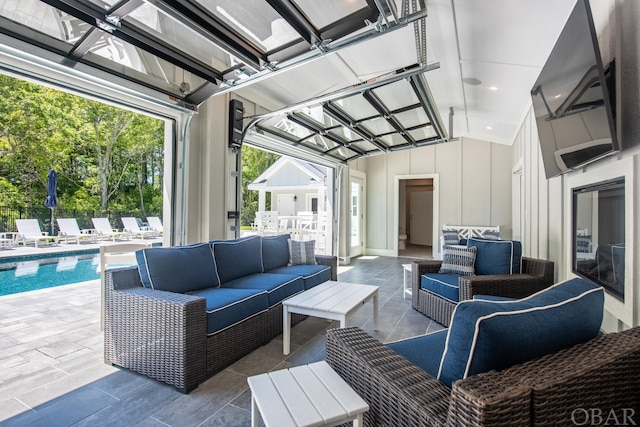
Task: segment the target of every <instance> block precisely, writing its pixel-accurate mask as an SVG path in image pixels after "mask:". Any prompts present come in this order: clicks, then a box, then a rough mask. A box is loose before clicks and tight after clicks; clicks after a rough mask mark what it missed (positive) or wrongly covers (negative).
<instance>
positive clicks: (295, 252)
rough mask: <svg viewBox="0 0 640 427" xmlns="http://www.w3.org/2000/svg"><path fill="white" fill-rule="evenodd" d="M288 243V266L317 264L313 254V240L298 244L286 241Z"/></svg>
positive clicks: (293, 241)
mask: <svg viewBox="0 0 640 427" xmlns="http://www.w3.org/2000/svg"><path fill="white" fill-rule="evenodd" d="M288 243H289V265H302V264H317V261H316V255H315V253H314V246H315V244H316V241H315V240H307V241H305V242H299V241H297V240H291V239H289V240H288Z"/></svg>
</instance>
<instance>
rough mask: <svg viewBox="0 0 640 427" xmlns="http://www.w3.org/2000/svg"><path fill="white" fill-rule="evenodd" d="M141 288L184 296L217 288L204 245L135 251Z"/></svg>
mask: <svg viewBox="0 0 640 427" xmlns="http://www.w3.org/2000/svg"><path fill="white" fill-rule="evenodd" d="M136 261H137V263H138V271H139V272H140V280H141V281H142V284H143V285H144V286H145V287H147V288H151V289H158V290H161V291H168V292H178V293H186V292H189V291H195V290H198V289H206V288H211V287H216V286H220V282H219V281H218V276H217V275H216V268H215V264H214V260H213V255H212V254H211V249H210V248H209V244H207V243H198V244H194V245H186V246H173V247H168V248H148V249H141V250H138V251H136Z"/></svg>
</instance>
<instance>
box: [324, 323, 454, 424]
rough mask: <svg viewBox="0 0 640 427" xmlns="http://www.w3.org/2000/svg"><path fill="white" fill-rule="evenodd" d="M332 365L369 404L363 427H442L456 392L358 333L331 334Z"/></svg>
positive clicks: (354, 330) (352, 330) (355, 330)
mask: <svg viewBox="0 0 640 427" xmlns="http://www.w3.org/2000/svg"><path fill="white" fill-rule="evenodd" d="M326 335H327V362H328V363H329V364H330V365H331V366H332V367H333V369H335V370H336V372H338V374H339V375H340V376H341V377H342V378H343V379H344V380H345V381H346V382H347V383H349V384H350V385H351V387H352V388H353V389H354V390H355V391H356V392H357V393H358V394H359V395H360V396H361V397H362V398H363V399H364V400H365V401H366V402H367V403H368V404H369V411H368V412H366V413H365V414H364V425H387V426H407V427H409V426H411V427H417V426H442V425H444V424H445V423H446V418H447V411H448V408H449V395H450V393H451V390H450V389H449V388H448V387H446V386H445V385H444V384H442V383H441V382H440V381H438V380H436V379H435V378H433V377H431V376H429V375H428V374H427V373H426V372H424V371H423V370H422V369H420V368H418V367H417V366H415V365H413V364H411V363H410V362H409V361H408V360H407V359H405V358H404V357H402V356H400V355H398V354H397V353H395V352H394V351H393V350H391V349H389V348H388V347H386V346H384V345H382V344H381V343H380V342H378V341H377V340H375V339H374V338H372V337H371V336H369V335H368V334H366V333H365V332H363V331H362V330H360V329H358V328H343V329H331V330H328V331H327V333H326Z"/></svg>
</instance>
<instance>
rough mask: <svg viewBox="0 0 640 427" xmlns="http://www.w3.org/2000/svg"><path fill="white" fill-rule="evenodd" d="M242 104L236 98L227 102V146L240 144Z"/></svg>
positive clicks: (239, 145) (238, 145)
mask: <svg viewBox="0 0 640 427" xmlns="http://www.w3.org/2000/svg"><path fill="white" fill-rule="evenodd" d="M243 116H244V106H243V105H242V102H240V101H238V100H237V99H232V100H231V101H230V102H229V147H241V146H242V117H243Z"/></svg>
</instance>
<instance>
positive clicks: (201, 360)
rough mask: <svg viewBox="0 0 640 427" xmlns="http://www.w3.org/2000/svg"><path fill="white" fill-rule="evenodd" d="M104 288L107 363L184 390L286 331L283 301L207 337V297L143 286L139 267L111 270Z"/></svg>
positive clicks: (298, 317)
mask: <svg viewBox="0 0 640 427" xmlns="http://www.w3.org/2000/svg"><path fill="white" fill-rule="evenodd" d="M105 291H106V292H105V335H104V337H105V341H104V359H105V362H106V363H108V364H110V365H116V366H120V367H122V368H126V369H130V370H132V371H135V372H138V373H140V374H143V375H146V376H148V377H151V378H154V379H156V380H159V381H162V382H165V383H167V384H170V385H172V386H174V387H176V389H178V390H179V391H181V392H183V393H188V392H190V391H191V390H193V389H195V388H196V387H198V385H200V384H201V383H202V382H204V381H205V380H206V379H208V378H210V377H211V376H213V375H215V374H216V373H218V372H220V371H221V370H223V369H224V368H226V367H228V366H229V365H231V364H232V363H234V362H236V361H237V360H239V359H241V358H242V357H244V356H246V355H247V354H249V353H251V352H252V351H254V350H256V349H257V348H259V347H261V346H263V345H264V344H267V343H268V342H269V341H271V340H272V339H273V338H275V337H277V336H278V335H280V334H282V304H281V303H279V304H276V305H275V306H273V307H271V308H270V309H269V310H267V311H264V312H261V313H259V314H257V315H255V316H252V317H249V318H247V319H245V320H243V321H241V322H239V323H236V324H235V325H233V326H231V327H229V328H226V329H224V330H222V331H220V332H217V333H215V334H212V335H209V336H207V318H206V307H205V300H204V298H200V297H195V296H191V295H186V294H179V293H173V292H164V291H158V290H154V289H147V288H144V287H142V284H141V282H140V275H139V274H138V271H137V268H136V267H133V268H131V267H129V268H122V269H114V270H109V271H107V273H106V277H105ZM305 318H306V316H302V315H293V316H292V318H291V322H292V324H296V323H299V322H300V321H302V320H304V319H305Z"/></svg>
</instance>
